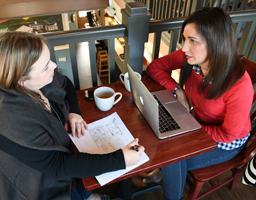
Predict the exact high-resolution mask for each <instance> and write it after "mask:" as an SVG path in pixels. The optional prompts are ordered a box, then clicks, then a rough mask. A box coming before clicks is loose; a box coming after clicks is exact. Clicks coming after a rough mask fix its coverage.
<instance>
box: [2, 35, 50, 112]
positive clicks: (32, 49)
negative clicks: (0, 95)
mask: <svg viewBox="0 0 256 200" xmlns="http://www.w3.org/2000/svg"><path fill="white" fill-rule="evenodd" d="M43 42H44V41H43V38H42V37H41V36H39V35H34V34H31V33H25V32H6V33H3V34H1V35H0V85H1V86H2V87H3V88H5V89H12V90H17V91H20V92H22V93H25V94H27V95H28V96H30V97H31V98H32V99H33V100H34V101H35V102H36V103H38V104H39V105H40V106H42V107H43V108H44V109H45V110H47V111H48V112H49V110H48V109H47V107H46V105H45V102H44V101H43V100H42V99H41V97H40V95H39V94H38V93H36V92H34V91H32V90H29V89H27V88H25V87H23V86H21V85H19V84H18V81H19V80H20V79H21V78H22V79H23V80H27V79H29V78H30V77H29V74H30V71H31V69H32V65H33V64H34V63H35V62H36V61H37V60H38V59H39V57H40V55H41V53H42V50H43Z"/></svg>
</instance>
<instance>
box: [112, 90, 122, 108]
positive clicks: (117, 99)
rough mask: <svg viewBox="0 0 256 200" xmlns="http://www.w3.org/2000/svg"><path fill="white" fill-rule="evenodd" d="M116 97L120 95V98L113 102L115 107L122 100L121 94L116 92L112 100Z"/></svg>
mask: <svg viewBox="0 0 256 200" xmlns="http://www.w3.org/2000/svg"><path fill="white" fill-rule="evenodd" d="M116 95H120V97H118V99H117V100H115V102H114V103H113V105H115V104H116V103H118V102H119V101H120V100H121V99H122V96H123V95H122V93H121V92H116V93H115V94H114V98H116Z"/></svg>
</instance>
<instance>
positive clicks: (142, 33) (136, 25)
mask: <svg viewBox="0 0 256 200" xmlns="http://www.w3.org/2000/svg"><path fill="white" fill-rule="evenodd" d="M121 12H122V23H123V24H124V25H125V26H126V28H127V31H128V32H127V34H126V35H127V36H126V37H125V48H124V58H125V61H124V69H125V72H126V71H127V63H129V64H130V66H131V67H132V68H133V69H134V70H135V71H137V72H139V73H140V74H141V73H142V69H143V57H144V56H143V54H144V43H145V42H148V34H149V24H150V18H151V14H150V13H148V12H147V6H145V5H144V4H142V3H141V2H131V3H127V4H126V7H125V9H122V11H121Z"/></svg>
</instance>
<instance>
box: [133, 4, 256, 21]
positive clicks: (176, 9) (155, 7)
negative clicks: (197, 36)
mask: <svg viewBox="0 0 256 200" xmlns="http://www.w3.org/2000/svg"><path fill="white" fill-rule="evenodd" d="M135 1H137V2H141V3H143V4H144V5H146V6H147V8H148V11H149V12H151V13H152V18H153V19H156V20H157V19H167V18H175V17H184V16H188V15H190V14H191V13H193V12H194V11H195V10H198V9H199V8H202V7H206V6H210V7H212V6H215V7H216V6H218V7H222V8H223V9H224V10H226V11H237V10H248V9H256V1H253V2H252V3H250V4H249V5H250V6H248V2H250V1H251V0H243V1H242V2H241V0H224V1H223V0H135Z"/></svg>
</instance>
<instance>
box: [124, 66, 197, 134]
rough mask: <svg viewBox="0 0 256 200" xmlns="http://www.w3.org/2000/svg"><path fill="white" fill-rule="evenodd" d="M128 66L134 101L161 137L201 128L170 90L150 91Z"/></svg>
mask: <svg viewBox="0 0 256 200" xmlns="http://www.w3.org/2000/svg"><path fill="white" fill-rule="evenodd" d="M127 68H128V73H129V80H130V86H131V94H132V98H133V101H134V103H135V104H136V106H137V107H138V109H139V110H140V112H141V114H142V115H143V117H144V118H145V119H146V121H147V123H148V124H149V126H150V127H151V129H152V130H153V132H154V133H155V135H156V136H157V137H158V138H159V139H164V138H167V137H172V136H175V135H179V134H183V133H186V132H189V131H192V130H196V129H200V128H201V125H200V124H199V123H198V122H197V121H196V119H195V118H194V117H193V116H192V115H191V114H190V113H189V112H188V111H187V109H186V108H185V107H184V106H183V105H182V104H181V103H180V102H179V101H178V100H177V98H176V97H175V96H174V95H173V93H172V92H171V91H170V90H168V89H164V90H160V91H156V92H152V93H150V92H149V91H148V89H147V88H146V86H145V85H144V84H143V83H142V82H141V80H140V79H139V78H138V77H137V75H136V74H135V73H134V71H133V70H132V68H131V67H130V66H129V64H127Z"/></svg>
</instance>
